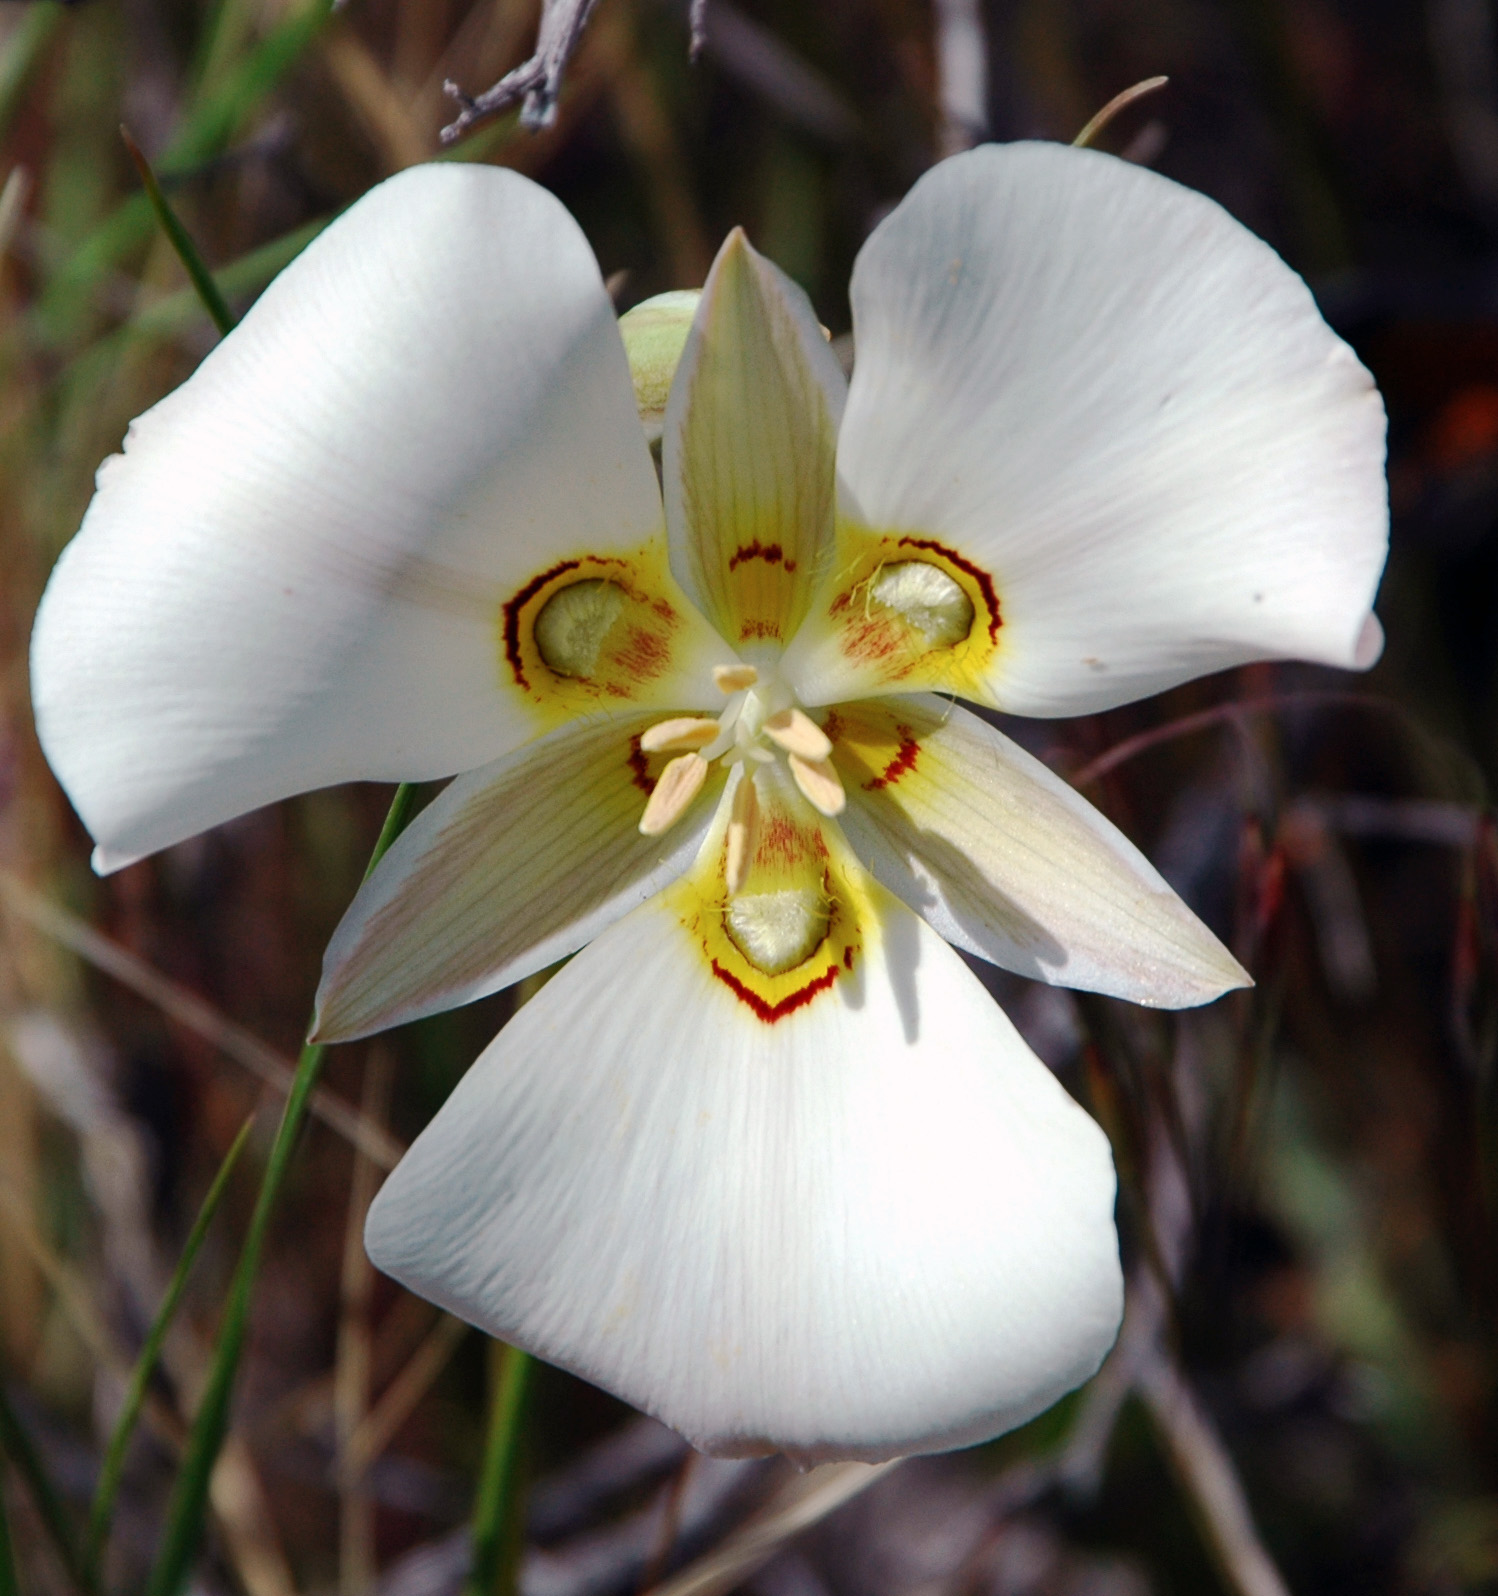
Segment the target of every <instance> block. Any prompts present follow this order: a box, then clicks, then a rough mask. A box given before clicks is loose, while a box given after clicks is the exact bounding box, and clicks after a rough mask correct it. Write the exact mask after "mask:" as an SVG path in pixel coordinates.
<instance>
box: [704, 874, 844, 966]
mask: <svg viewBox="0 0 1498 1596" xmlns="http://www.w3.org/2000/svg"><path fill="white" fill-rule="evenodd" d="M831 920H832V911H831V905H830V904H829V903H828V902H827V900H826V898H824V897H823V896H822V894H821V893H820V892H817V891H813V890H810V889H806V888H789V889H787V890H784V891H781V892H741V893H739V894H738V896H737V897H734V898H730V899H729V902H728V907H727V909H726V910H725V911H724V914H723V924H724V929H725V930H726V931H727V932H728V935H729V937H730V938H731V939H732V941H733V944H734V946H735V947H736V948H737V949H738V950H739V952H740V953H742V954H743V955H744V957H745V958H746V959H747V960H748V961H749V962H750V964H752V965H753V966H754V968H755V969H756V970H760V971H762V972H763V973H764V974H765V975H782V974H784V972H785V971H787V970H792V969H794V968H795V967H796V966H797V965H798V964H804V963H805V962H806V961H807V960H808V959H809V958H810V957H811V956H812V954H813V953H815V952H816V951H817V948H818V947H819V946H820V945H821V943H822V940H823V938H825V937H826V935H827V928H828V926H829V925H830V924H831Z"/></svg>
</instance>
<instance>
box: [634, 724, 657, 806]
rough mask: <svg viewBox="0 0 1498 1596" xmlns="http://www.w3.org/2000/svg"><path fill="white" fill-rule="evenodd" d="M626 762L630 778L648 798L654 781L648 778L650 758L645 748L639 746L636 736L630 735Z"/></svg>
mask: <svg viewBox="0 0 1498 1596" xmlns="http://www.w3.org/2000/svg"><path fill="white" fill-rule="evenodd" d="M628 763H629V774H630V779H631V780H632V781H633V782H634V784H635V786H636V787H638V788H639V789H640V791H641V792H642V793H644V794H645V796H646V797H647V798H648V797H649V796H650V795H651V793H653V792H654V791H655V783H654V782H653V781H652V780H651V779H650V760H649V758H648V756H647V755H646V753H645V750H644V749H643V748H641V747H640V739H639V738H638V737H631V738H630V740H629V761H628Z"/></svg>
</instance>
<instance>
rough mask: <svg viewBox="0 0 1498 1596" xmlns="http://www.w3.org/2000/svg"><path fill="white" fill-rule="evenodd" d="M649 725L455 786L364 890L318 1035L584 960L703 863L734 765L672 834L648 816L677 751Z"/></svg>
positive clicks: (367, 1028)
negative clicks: (631, 915) (650, 732)
mask: <svg viewBox="0 0 1498 1596" xmlns="http://www.w3.org/2000/svg"><path fill="white" fill-rule="evenodd" d="M650 724H651V721H650V719H649V718H642V719H636V720H608V721H591V722H588V723H585V724H582V725H574V726H569V727H566V728H564V729H563V730H562V731H559V732H554V733H553V734H552V735H551V736H550V737H546V738H543V739H542V740H541V741H540V742H538V743H534V744H532V745H531V746H530V747H527V748H523V749H521V750H520V751H519V752H518V753H515V754H510V755H508V756H506V757H505V758H504V759H501V760H498V761H497V762H496V763H494V764H492V765H486V766H484V767H483V768H482V769H481V770H474V771H470V772H468V774H466V775H463V776H459V777H458V778H457V779H456V780H455V781H453V782H452V783H451V784H450V785H449V786H448V787H447V788H446V789H445V790H444V791H443V792H442V793H441V794H439V796H438V797H437V798H436V799H434V800H433V802H432V803H431V804H430V805H429V806H428V807H427V808H426V809H424V810H423V811H422V812H421V813H420V814H419V815H418V816H417V817H416V819H415V820H414V821H412V823H411V825H410V826H409V827H407V829H406V830H405V831H404V832H403V833H402V834H401V836H400V837H399V838H398V839H397V841H396V842H395V844H394V845H393V846H392V847H391V849H390V851H389V853H387V854H386V855H385V857H384V859H383V860H381V862H380V865H379V868H378V869H377V870H376V871H375V872H374V874H373V875H372V876H371V877H370V878H369V880H368V881H366V882H365V883H364V885H363V886H362V887H361V888H360V889H359V893H358V895H357V896H356V897H355V899H354V901H353V903H352V904H350V905H349V909H348V913H347V914H345V915H344V917H343V920H342V922H341V923H340V924H339V927H338V929H337V931H335V932H334V933H333V940H332V941H331V942H330V943H329V944H328V950H327V953H326V954H325V955H324V956H323V979H322V985H321V987H320V988H319V989H318V994H317V1017H316V1022H315V1025H314V1035H315V1036H316V1037H317V1038H318V1040H320V1041H347V1040H349V1039H350V1038H352V1037H355V1036H365V1035H368V1034H369V1033H370V1032H371V1031H379V1030H383V1029H384V1028H385V1027H386V1026H390V1025H401V1024H404V1023H405V1022H406V1021H408V1020H413V1019H417V1018H418V1017H420V1016H421V1015H423V1014H433V1013H437V1012H439V1011H440V1010H442V1009H450V1008H455V1007H457V1005H458V1004H460V1003H471V1002H472V1001H473V1000H474V999H475V998H480V997H484V996H486V995H487V994H488V993H490V992H498V991H499V990H500V989H501V988H502V987H506V986H509V985H510V984H511V983H512V982H515V981H520V980H523V979H524V978H525V977H526V976H527V975H531V974H533V973H534V972H535V971H537V970H542V969H545V968H546V966H547V965H549V964H554V963H555V962H556V961H557V960H558V959H561V958H565V957H566V955H567V954H569V953H573V952H575V951H576V950H577V949H578V948H580V947H581V946H582V945H583V944H584V943H585V942H587V941H589V940H590V939H591V938H593V937H595V936H597V934H598V933H599V932H600V931H601V930H602V929H603V928H604V927H605V926H606V925H609V924H611V923H612V922H613V921H615V920H617V919H618V918H619V917H620V916H621V915H623V914H626V913H628V911H629V910H631V909H633V908H634V907H635V906H636V904H640V903H643V902H644V901H645V900H646V899H647V898H649V897H651V896H652V895H653V894H654V893H656V892H657V891H659V890H660V888H661V887H663V886H664V885H666V883H667V882H669V881H673V880H674V879H675V878H676V877H677V876H679V875H680V874H681V873H682V871H683V870H685V869H686V867H687V866H688V865H689V864H690V863H691V862H692V860H693V858H694V857H695V856H696V853H697V850H698V848H699V847H700V845H701V843H702V838H703V836H704V834H705V833H706V831H707V829H708V827H709V825H710V824H711V822H712V818H713V813H714V809H715V796H716V794H717V792H719V791H721V789H722V785H723V783H722V779H721V777H722V767H721V766H718V767H715V770H716V774H717V776H718V780H717V781H716V782H715V783H714V784H713V788H712V790H711V791H710V792H709V793H707V794H699V795H698V798H697V801H696V803H695V805H694V806H693V808H692V810H691V812H690V813H688V814H687V815H686V816H685V817H684V818H683V819H682V820H681V821H680V822H679V823H678V824H677V825H676V826H674V827H673V828H672V830H671V831H670V833H669V834H668V835H666V836H664V837H659V836H653V837H644V836H641V835H640V828H639V821H640V815H641V813H642V812H643V810H644V808H645V803H646V800H647V799H648V798H649V796H650V791H651V784H652V782H653V781H654V780H655V779H656V778H658V777H659V775H660V771H661V767H662V766H663V765H665V764H666V762H667V761H668V759H669V758H670V757H671V756H670V755H669V754H663V755H657V756H654V757H652V756H649V755H646V754H644V753H642V752H641V750H640V733H641V732H643V731H644V730H645V729H646V727H648V726H649V725H650Z"/></svg>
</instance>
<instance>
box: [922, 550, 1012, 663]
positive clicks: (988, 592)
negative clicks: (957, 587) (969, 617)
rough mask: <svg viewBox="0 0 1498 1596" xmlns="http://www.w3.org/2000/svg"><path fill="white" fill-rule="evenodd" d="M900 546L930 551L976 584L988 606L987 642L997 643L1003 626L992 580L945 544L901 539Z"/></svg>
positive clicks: (978, 567) (997, 597) (982, 570)
mask: <svg viewBox="0 0 1498 1596" xmlns="http://www.w3.org/2000/svg"><path fill="white" fill-rule="evenodd" d="M900 544H901V546H902V547H904V548H911V549H930V550H931V552H932V553H933V554H939V555H941V557H942V558H943V559H944V560H950V561H951V562H952V564H953V565H955V566H956V567H957V569H958V570H959V571H966V572H967V574H968V575H969V576H970V577H972V579H973V580H974V581H975V582H976V583H977V584H978V586H979V587H980V588H981V589H982V591H983V602H984V603H985V604H986V605H987V606H988V641H989V642H990V643H997V642H998V640H999V628H1000V627H1001V626H1002V625H1003V624H1004V623H1003V621H1002V620H1001V619H1000V618H999V595H998V594H997V593H995V592H994V590H993V578H992V577H991V576H990V575H989V574H988V572H987V571H985V570H984V569H983V568H982V567H981V566H977V565H974V564H973V562H972V561H971V560H965V559H963V557H962V556H961V555H960V554H958V553H957V552H956V550H955V549H949V548H948V547H947V546H946V544H945V543H938V542H937V541H936V540H935V539H934V538H901V539H900Z"/></svg>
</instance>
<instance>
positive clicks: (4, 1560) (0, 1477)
mask: <svg viewBox="0 0 1498 1596" xmlns="http://www.w3.org/2000/svg"><path fill="white" fill-rule="evenodd" d="M0 1596H20V1586H19V1585H17V1584H16V1560H15V1555H14V1554H13V1553H12V1551H11V1546H10V1520H9V1519H8V1518H7V1517H6V1516H5V1470H4V1468H3V1467H0Z"/></svg>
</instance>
